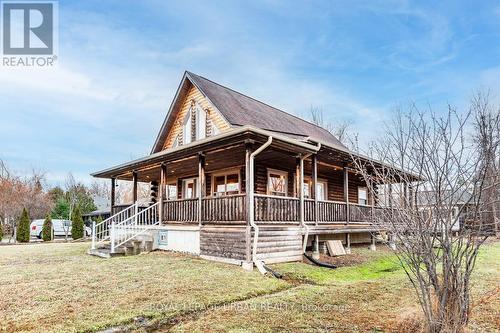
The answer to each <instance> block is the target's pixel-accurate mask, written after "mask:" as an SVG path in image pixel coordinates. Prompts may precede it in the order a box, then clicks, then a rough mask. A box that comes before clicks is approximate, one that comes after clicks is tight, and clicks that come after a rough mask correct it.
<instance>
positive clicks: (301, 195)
mask: <svg viewBox="0 0 500 333" xmlns="http://www.w3.org/2000/svg"><path fill="white" fill-rule="evenodd" d="M311 155H312V154H306V155H304V156H301V157H300V176H299V178H300V180H299V186H300V188H299V199H300V216H299V221H300V225H301V226H302V228H304V242H303V243H302V253H306V247H307V239H308V238H309V227H308V226H307V224H306V221H305V218H304V215H305V207H304V160H305V159H306V158H308V157H310V156H311ZM315 190H316V189H315ZM309 191H311V189H309Z"/></svg>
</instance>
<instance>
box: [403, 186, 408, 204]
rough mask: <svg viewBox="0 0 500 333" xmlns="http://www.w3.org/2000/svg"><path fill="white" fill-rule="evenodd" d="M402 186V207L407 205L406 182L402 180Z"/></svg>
mask: <svg viewBox="0 0 500 333" xmlns="http://www.w3.org/2000/svg"><path fill="white" fill-rule="evenodd" d="M402 186H403V207H404V208H407V207H408V183H406V182H404V183H403V184H402Z"/></svg>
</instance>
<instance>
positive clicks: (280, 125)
mask: <svg viewBox="0 0 500 333" xmlns="http://www.w3.org/2000/svg"><path fill="white" fill-rule="evenodd" d="M186 79H187V80H189V82H190V83H191V84H193V85H194V86H196V88H198V90H200V92H201V93H202V94H203V95H204V96H205V97H206V98H207V99H208V100H209V101H210V102H211V103H212V104H213V106H214V107H215V108H216V109H217V110H218V111H219V112H220V114H221V115H222V116H223V118H225V119H226V120H227V122H229V124H230V125H231V126H233V127H239V126H247V125H250V126H254V127H257V128H261V129H263V130H268V131H273V132H277V133H280V134H283V135H287V136H289V137H292V138H294V139H299V140H307V139H310V140H312V141H315V140H317V141H322V142H325V143H328V144H330V145H332V146H333V147H339V148H346V147H345V146H344V145H343V144H342V143H341V142H340V141H339V140H338V139H337V138H336V137H335V136H334V135H333V134H331V133H330V132H329V131H327V130H326V129H324V128H322V127H320V126H317V125H315V124H313V123H310V122H308V121H305V120H304V119H301V118H299V117H297V116H294V115H291V114H289V113H287V112H285V111H282V110H280V109H277V108H275V107H272V106H270V105H268V104H265V103H263V102H261V101H258V100H256V99H254V98H252V97H249V96H247V95H244V94H242V93H240V92H237V91H235V90H233V89H230V88H228V87H225V86H223V85H220V84H218V83H216V82H213V81H211V80H209V79H207V78H204V77H202V76H199V75H196V74H194V73H191V72H188V71H186V72H185V74H184V77H183V79H182V82H181V85H180V86H179V89H178V91H177V94H176V96H175V98H174V101H173V102H172V106H171V107H170V108H171V110H170V111H169V114H168V115H167V118H166V119H165V122H164V123H163V126H162V129H161V130H160V133H159V135H158V138H157V139H156V142H155V145H154V147H153V151H152V153H155V152H158V151H160V150H161V149H162V145H163V141H164V139H165V137H166V135H167V133H166V132H167V131H168V127H169V126H168V123H169V118H170V116H171V115H172V113H173V110H172V108H173V107H174V106H175V105H176V104H177V102H176V100H177V99H179V97H181V96H179V95H182V93H181V94H179V93H180V92H182V91H184V90H186V86H187V82H186Z"/></svg>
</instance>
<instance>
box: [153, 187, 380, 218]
mask: <svg viewBox="0 0 500 333" xmlns="http://www.w3.org/2000/svg"><path fill="white" fill-rule="evenodd" d="M246 200H247V198H246V195H245V194H237V195H229V196H221V197H206V198H203V199H202V200H201V203H202V206H201V214H202V215H201V220H202V223H206V224H245V223H246V218H247V216H246V215H247V201H246ZM254 200H255V205H254V207H255V208H254V209H255V221H256V222H260V223H299V220H300V200H299V199H298V198H291V197H281V196H271V195H262V194H255V197H254ZM199 202H200V201H199V199H198V198H193V199H179V200H165V201H164V202H163V214H164V216H163V221H164V222H180V223H198V221H199V220H198V217H199V216H198V214H199V210H198V205H199ZM317 205H318V206H317V209H316V208H315V202H314V200H311V199H305V200H304V219H305V221H306V222H308V223H309V224H310V223H314V222H315V221H316V216H315V215H316V211H317V215H318V216H317V221H318V223H319V224H327V223H334V222H343V223H345V222H347V221H350V222H364V223H372V222H373V219H374V218H377V217H379V218H380V217H381V216H383V214H384V209H385V208H382V207H371V206H365V205H358V204H354V203H351V204H349V219H348V216H347V215H348V209H347V204H346V203H345V202H340V201H328V200H319V201H318V202H317Z"/></svg>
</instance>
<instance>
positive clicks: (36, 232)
mask: <svg viewBox="0 0 500 333" xmlns="http://www.w3.org/2000/svg"><path fill="white" fill-rule="evenodd" d="M43 223H44V220H33V222H31V225H30V234H31V236H32V237H38V238H40V239H41V238H42V228H43ZM52 227H53V228H54V237H57V236H66V235H68V237H71V221H70V220H52ZM91 234H92V229H90V228H89V227H85V236H87V237H89V236H90V235H91Z"/></svg>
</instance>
